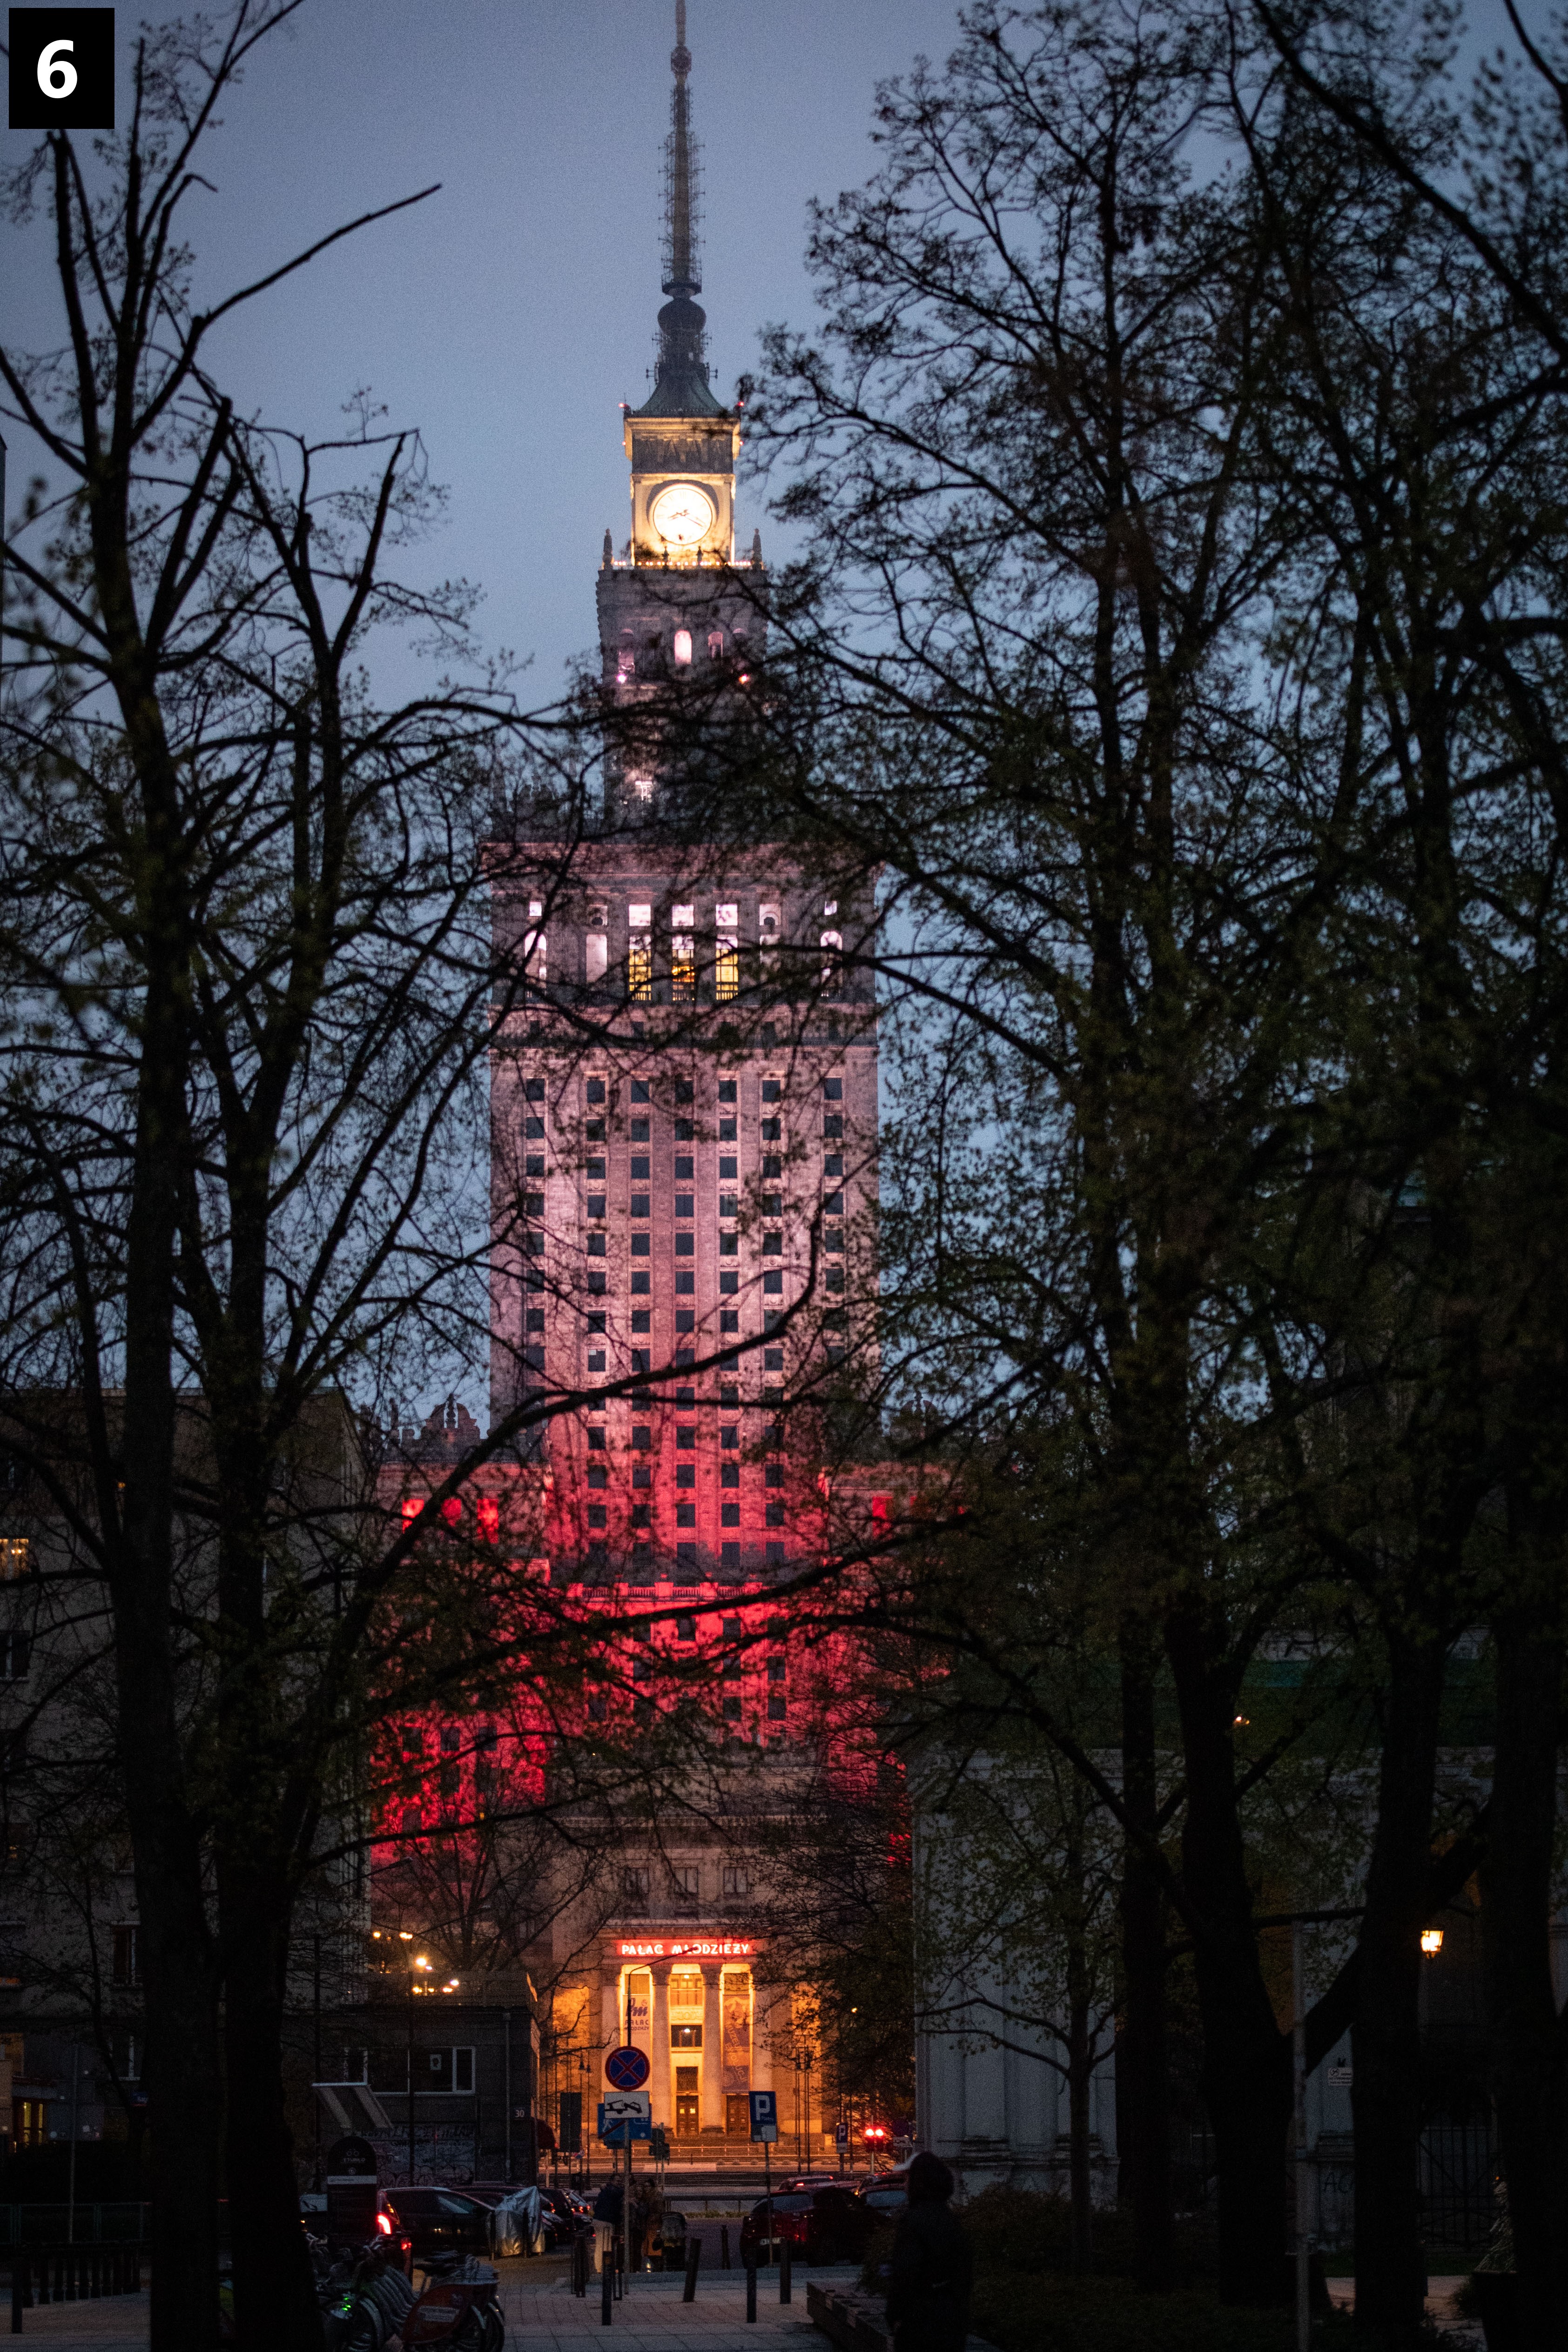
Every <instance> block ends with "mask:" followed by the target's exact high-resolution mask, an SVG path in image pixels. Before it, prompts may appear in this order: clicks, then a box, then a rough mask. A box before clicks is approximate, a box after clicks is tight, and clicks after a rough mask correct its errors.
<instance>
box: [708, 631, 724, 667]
mask: <svg viewBox="0 0 1568 2352" xmlns="http://www.w3.org/2000/svg"><path fill="white" fill-rule="evenodd" d="M707 649H708V658H709V660H710V661H720V660H722V659H723V656H724V631H723V630H722V629H710V630H709V631H708V633H707Z"/></svg>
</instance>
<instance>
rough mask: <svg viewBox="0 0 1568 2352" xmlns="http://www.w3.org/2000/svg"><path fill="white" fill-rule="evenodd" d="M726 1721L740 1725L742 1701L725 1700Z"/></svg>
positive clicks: (734, 1699) (735, 1699)
mask: <svg viewBox="0 0 1568 2352" xmlns="http://www.w3.org/2000/svg"><path fill="white" fill-rule="evenodd" d="M736 1549H737V1550H738V1549H740V1547H739V1546H738V1544H737V1547H736ZM724 1719H725V1721H726V1723H738V1722H739V1721H740V1701H739V1700H738V1699H737V1698H727V1699H726V1700H725V1703H724Z"/></svg>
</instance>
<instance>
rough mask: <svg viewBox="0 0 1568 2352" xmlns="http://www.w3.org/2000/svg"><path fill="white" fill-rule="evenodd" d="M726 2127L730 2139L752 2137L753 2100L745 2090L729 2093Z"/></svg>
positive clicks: (725, 2109)
mask: <svg viewBox="0 0 1568 2352" xmlns="http://www.w3.org/2000/svg"><path fill="white" fill-rule="evenodd" d="M724 2128H725V2133H726V2136H727V2137H728V2138H730V2139H749V2138H750V2137H751V2102H750V2100H749V2099H748V2098H747V2095H746V2093H745V2092H744V2091H730V2092H728V2093H727V2095H726V2097H725V2102H724Z"/></svg>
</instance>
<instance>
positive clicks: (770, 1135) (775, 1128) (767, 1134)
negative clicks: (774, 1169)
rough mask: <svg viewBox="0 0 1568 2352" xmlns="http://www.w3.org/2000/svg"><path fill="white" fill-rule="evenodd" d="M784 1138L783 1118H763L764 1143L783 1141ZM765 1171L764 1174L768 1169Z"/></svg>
mask: <svg viewBox="0 0 1568 2352" xmlns="http://www.w3.org/2000/svg"><path fill="white" fill-rule="evenodd" d="M783 1139H784V1126H783V1122H782V1120H780V1119H777V1118H765V1119H764V1120H763V1122H762V1140H763V1142H764V1143H781V1142H782V1141H783ZM763 1172H764V1174H766V1173H767V1172H768V1171H766V1170H764V1171H763Z"/></svg>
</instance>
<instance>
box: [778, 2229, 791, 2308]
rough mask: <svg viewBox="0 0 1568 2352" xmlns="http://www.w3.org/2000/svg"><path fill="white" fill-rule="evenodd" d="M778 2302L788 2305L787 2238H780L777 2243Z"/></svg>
mask: <svg viewBox="0 0 1568 2352" xmlns="http://www.w3.org/2000/svg"><path fill="white" fill-rule="evenodd" d="M779 2302H780V2303H788V2302H789V2239H788V2238H780V2239H779Z"/></svg>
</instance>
